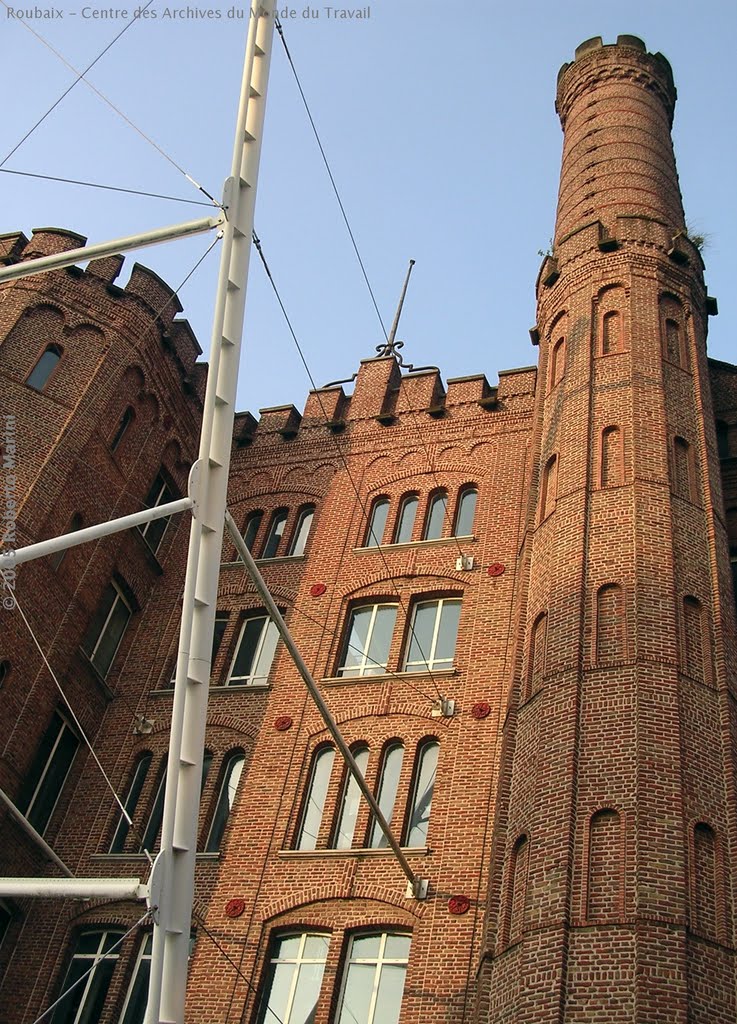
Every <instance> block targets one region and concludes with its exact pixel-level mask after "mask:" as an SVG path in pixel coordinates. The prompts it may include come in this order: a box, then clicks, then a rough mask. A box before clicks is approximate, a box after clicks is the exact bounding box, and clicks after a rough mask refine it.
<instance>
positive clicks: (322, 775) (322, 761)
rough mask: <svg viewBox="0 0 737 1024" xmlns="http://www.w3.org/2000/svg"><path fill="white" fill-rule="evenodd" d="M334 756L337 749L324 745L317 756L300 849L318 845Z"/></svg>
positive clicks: (305, 811)
mask: <svg viewBox="0 0 737 1024" xmlns="http://www.w3.org/2000/svg"><path fill="white" fill-rule="evenodd" d="M334 758H335V750H334V749H333V748H332V747H324V748H323V749H322V750H320V751H319V752H318V753H317V755H316V757H315V760H314V763H313V767H312V776H311V778H310V783H309V787H308V792H307V802H306V805H305V808H304V811H303V812H302V825H301V826H300V830H299V838H298V840H297V849H298V850H314V849H315V847H316V846H317V837H318V834H319V832H320V824H321V822H322V812H323V810H324V807H325V798H326V797H327V793H328V785H329V783H330V773H331V771H332V770H333V760H334Z"/></svg>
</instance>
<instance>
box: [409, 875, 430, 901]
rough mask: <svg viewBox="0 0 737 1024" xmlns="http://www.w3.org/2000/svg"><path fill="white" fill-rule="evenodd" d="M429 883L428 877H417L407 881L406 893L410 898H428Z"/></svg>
mask: <svg viewBox="0 0 737 1024" xmlns="http://www.w3.org/2000/svg"><path fill="white" fill-rule="evenodd" d="M429 884H430V883H429V880H428V879H427V878H415V880H414V882H407V889H406V892H405V894H404V895H405V896H406V897H407V899H408V900H426V899H427V887H428V885H429Z"/></svg>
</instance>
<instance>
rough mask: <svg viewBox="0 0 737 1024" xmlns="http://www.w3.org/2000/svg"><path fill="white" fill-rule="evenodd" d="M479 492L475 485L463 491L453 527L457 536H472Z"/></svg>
mask: <svg viewBox="0 0 737 1024" xmlns="http://www.w3.org/2000/svg"><path fill="white" fill-rule="evenodd" d="M478 494H479V492H478V491H477V490H476V488H475V487H464V488H463V490H462V491H461V493H460V496H459V498H458V510H457V511H456V521H455V525H454V529H453V533H454V534H455V535H456V537H470V536H471V534H472V533H473V520H474V516H475V515H476V502H477V500H478Z"/></svg>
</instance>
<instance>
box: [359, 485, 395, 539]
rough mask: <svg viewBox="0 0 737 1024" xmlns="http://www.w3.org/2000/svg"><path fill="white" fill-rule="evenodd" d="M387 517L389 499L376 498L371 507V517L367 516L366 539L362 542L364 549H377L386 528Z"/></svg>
mask: <svg viewBox="0 0 737 1024" xmlns="http://www.w3.org/2000/svg"><path fill="white" fill-rule="evenodd" d="M388 515H389V499H388V498H385V497H382V498H376V500H375V501H374V503H373V505H372V506H371V515H370V516H369V522H368V528H367V530H366V537H365V539H364V542H363V543H364V546H365V547H367V548H377V547H378V546H379V545H380V544H381V542H382V541H383V539H384V530H385V528H386V520H387V517H388Z"/></svg>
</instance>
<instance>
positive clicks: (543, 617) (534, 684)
mask: <svg viewBox="0 0 737 1024" xmlns="http://www.w3.org/2000/svg"><path fill="white" fill-rule="evenodd" d="M547 642H548V615H547V612H541V613H540V614H539V615H538V617H537V618H536V619H535V622H534V624H533V626H532V634H531V636H530V654H529V658H528V662H527V664H528V669H527V695H528V697H534V696H535V694H536V693H538V691H539V690H541V689H542V686H543V680H544V678H545V656H546V648H547Z"/></svg>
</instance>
